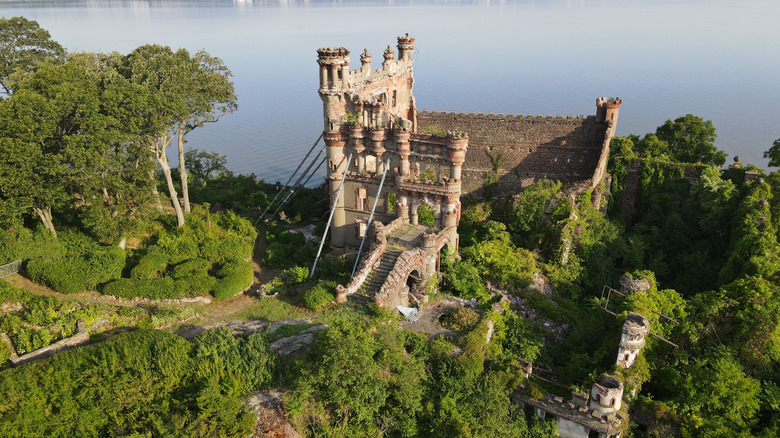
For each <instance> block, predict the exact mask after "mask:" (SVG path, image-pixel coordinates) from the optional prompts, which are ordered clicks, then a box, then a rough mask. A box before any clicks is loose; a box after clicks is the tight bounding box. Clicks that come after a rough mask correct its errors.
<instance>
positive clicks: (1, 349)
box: [0, 342, 11, 369]
mask: <svg viewBox="0 0 780 438" xmlns="http://www.w3.org/2000/svg"><path fill="white" fill-rule="evenodd" d="M10 358H11V349H10V348H8V344H6V343H5V342H0V369H3V365H4V364H5V363H6V361H8V359H10Z"/></svg>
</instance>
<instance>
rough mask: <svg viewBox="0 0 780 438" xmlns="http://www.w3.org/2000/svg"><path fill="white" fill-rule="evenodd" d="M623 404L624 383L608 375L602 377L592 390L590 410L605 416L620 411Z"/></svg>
mask: <svg viewBox="0 0 780 438" xmlns="http://www.w3.org/2000/svg"><path fill="white" fill-rule="evenodd" d="M622 403H623V382H621V381H620V380H618V379H616V378H615V377H612V376H610V375H608V374H604V375H603V376H601V382H600V383H594V384H593V388H592V389H591V390H590V408H591V409H596V410H599V411H601V412H602V413H604V414H607V413H610V412H616V411H619V410H620V407H621V406H622Z"/></svg>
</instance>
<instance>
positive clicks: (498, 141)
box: [417, 111, 607, 193]
mask: <svg viewBox="0 0 780 438" xmlns="http://www.w3.org/2000/svg"><path fill="white" fill-rule="evenodd" d="M417 127H418V131H420V132H426V131H428V132H430V131H441V130H444V131H466V132H467V133H468V135H469V148H468V152H467V153H466V162H465V163H464V164H463V192H464V193H471V192H475V191H477V190H479V189H480V188H482V187H483V186H484V183H485V178H486V175H487V173H488V172H492V171H493V169H494V166H493V160H494V159H495V158H498V157H500V158H499V161H500V165H499V171H498V181H497V183H498V190H499V193H514V192H515V191H516V190H517V188H518V187H521V186H525V185H528V184H530V183H532V182H534V181H535V180H538V179H541V178H551V179H559V180H561V181H563V182H566V183H571V182H575V181H581V180H586V179H590V178H591V177H592V176H593V173H594V171H595V170H596V167H597V165H598V161H599V156H600V155H601V148H602V145H603V143H604V134H605V132H606V129H607V125H606V123H600V122H597V121H596V118H595V116H589V117H582V116H577V117H574V116H568V117H562V116H556V117H552V116H547V117H542V116H523V115H518V116H514V115H503V114H498V115H493V114H487V115H485V114H482V113H480V114H474V113H469V114H466V113H454V112H450V113H446V112H436V111H434V112H429V111H423V112H420V113H419V114H418V116H417ZM491 156H492V157H494V158H493V159H491Z"/></svg>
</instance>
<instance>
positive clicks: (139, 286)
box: [103, 277, 178, 299]
mask: <svg viewBox="0 0 780 438" xmlns="http://www.w3.org/2000/svg"><path fill="white" fill-rule="evenodd" d="M103 294H105V295H113V296H115V297H119V298H135V297H144V298H151V299H167V298H177V297H178V293H177V290H176V287H175V284H174V281H173V279H172V278H169V277H166V278H147V279H133V278H120V279H118V280H115V281H112V282H111V283H108V284H107V285H106V286H105V287H104V288H103Z"/></svg>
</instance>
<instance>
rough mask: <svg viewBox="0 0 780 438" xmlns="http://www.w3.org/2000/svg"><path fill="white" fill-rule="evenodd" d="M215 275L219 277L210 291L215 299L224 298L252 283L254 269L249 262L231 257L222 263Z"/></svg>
mask: <svg viewBox="0 0 780 438" xmlns="http://www.w3.org/2000/svg"><path fill="white" fill-rule="evenodd" d="M217 276H219V277H221V278H220V279H219V280H217V284H216V285H215V286H214V290H213V292H212V293H213V294H214V298H216V299H217V300H225V299H228V298H230V297H232V296H233V295H235V294H237V293H239V292H241V291H242V290H244V289H246V288H247V287H249V286H250V285H251V284H252V279H253V277H254V270H253V269H252V265H251V264H250V263H249V262H246V261H244V260H239V259H233V260H229V261H227V262H225V264H224V265H222V267H221V268H220V269H219V271H218V272H217Z"/></svg>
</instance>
